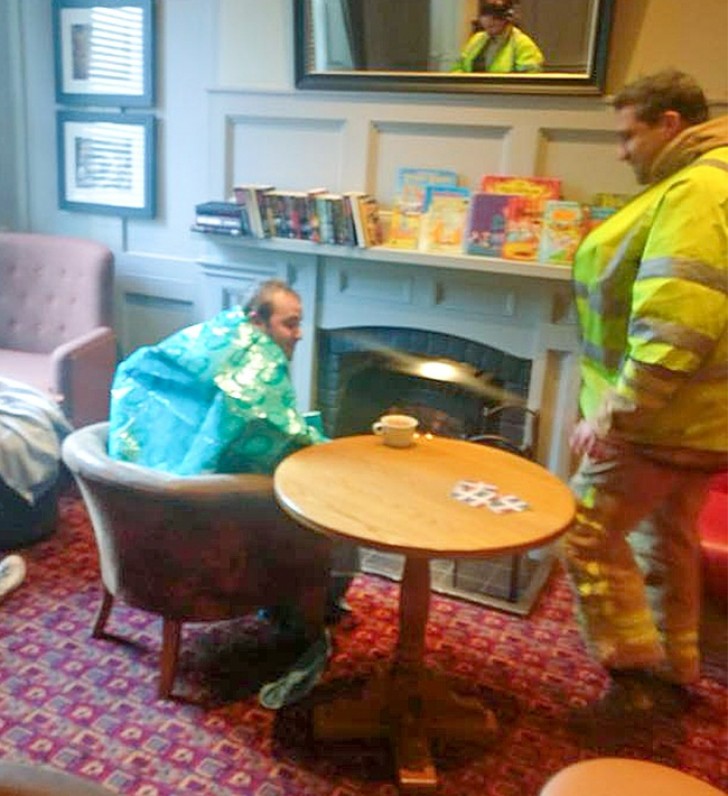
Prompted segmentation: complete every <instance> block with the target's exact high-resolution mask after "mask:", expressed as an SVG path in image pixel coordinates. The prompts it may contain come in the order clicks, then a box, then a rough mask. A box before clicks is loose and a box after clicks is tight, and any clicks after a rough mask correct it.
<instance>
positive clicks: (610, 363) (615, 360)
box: [581, 341, 624, 370]
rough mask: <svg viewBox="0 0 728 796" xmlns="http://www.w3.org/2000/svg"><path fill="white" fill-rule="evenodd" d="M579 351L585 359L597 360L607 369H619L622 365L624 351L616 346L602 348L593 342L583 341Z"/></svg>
mask: <svg viewBox="0 0 728 796" xmlns="http://www.w3.org/2000/svg"><path fill="white" fill-rule="evenodd" d="M581 351H582V354H583V355H584V356H585V357H587V359H591V360H593V361H594V362H599V363H600V364H601V365H604V367H605V368H608V369H609V370H619V368H620V367H621V365H622V358H623V356H624V353H623V352H622V351H618V350H617V349H616V348H603V347H602V346H598V345H594V343H589V342H586V341H584V343H582V346H581Z"/></svg>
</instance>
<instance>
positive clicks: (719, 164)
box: [693, 158, 728, 171]
mask: <svg viewBox="0 0 728 796" xmlns="http://www.w3.org/2000/svg"><path fill="white" fill-rule="evenodd" d="M693 166H711V167H712V168H714V169H720V170H721V171H728V163H726V161H725V160H718V159H717V158H705V159H704V160H696V161H695V163H693Z"/></svg>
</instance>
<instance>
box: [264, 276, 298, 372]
mask: <svg viewBox="0 0 728 796" xmlns="http://www.w3.org/2000/svg"><path fill="white" fill-rule="evenodd" d="M302 318H303V313H302V311H301V302H300V301H299V299H298V296H295V295H293V294H292V293H284V292H282V291H281V292H279V293H276V294H275V296H274V297H273V312H272V313H271V316H270V318H269V319H268V321H267V322H265V323H262V324H259V325H260V326H261V328H262V329H263V331H265V332H266V333H267V334H268V335H270V337H272V338H273V339H274V340H275V341H276V343H278V345H279V346H280V347H281V348H282V349H283V351H284V352H285V354H286V356H287V357H288V359H291V358H292V357H293V350H294V349H295V347H296V343H297V342H298V341H299V340H300V339H301V320H302Z"/></svg>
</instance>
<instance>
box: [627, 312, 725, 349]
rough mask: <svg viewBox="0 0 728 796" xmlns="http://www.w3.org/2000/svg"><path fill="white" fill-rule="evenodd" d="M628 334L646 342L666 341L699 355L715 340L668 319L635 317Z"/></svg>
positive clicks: (713, 345)
mask: <svg viewBox="0 0 728 796" xmlns="http://www.w3.org/2000/svg"><path fill="white" fill-rule="evenodd" d="M629 336H630V337H639V338H640V339H642V340H644V341H645V342H647V343H666V344H667V345H670V346H672V347H673V348H682V349H683V350H685V351H691V352H693V353H695V354H697V355H698V356H700V357H704V356H706V355H707V354H709V353H710V352H711V351H712V350H713V348H714V347H715V340H713V339H712V338H711V337H708V335H705V334H701V333H700V332H696V331H695V330H694V329H690V328H688V327H687V326H682V325H681V324H678V323H672V322H669V321H657V320H647V319H645V318H637V319H635V320H633V321H632V322H631V323H630V325H629Z"/></svg>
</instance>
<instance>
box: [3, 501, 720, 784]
mask: <svg viewBox="0 0 728 796" xmlns="http://www.w3.org/2000/svg"><path fill="white" fill-rule="evenodd" d="M23 555H24V556H25V558H26V561H27V563H28V577H27V580H26V582H25V583H24V584H23V585H22V586H21V587H20V588H19V589H18V590H17V591H15V592H14V593H12V594H11V595H10V596H9V597H8V598H7V599H6V600H5V601H4V602H3V603H2V604H1V605H0V682H1V683H2V685H1V686H0V757H3V758H8V759H16V760H24V761H32V762H36V763H42V764H45V765H49V766H52V767H55V768H59V769H64V770H67V771H70V772H73V773H76V774H80V775H82V776H85V777H87V778H89V779H91V780H96V781H98V782H102V783H104V784H105V785H106V786H107V787H108V788H109V789H110V790H111V791H113V792H117V793H122V794H134V796H184V795H185V794H195V795H199V794H210V796H212V794H215V796H236V795H238V794H245V795H246V796H248V795H251V796H253V795H254V796H359V795H362V796H364V795H365V796H394V794H396V788H395V787H394V785H393V784H392V780H391V763H390V758H389V755H388V752H387V749H386V747H385V746H383V745H382V744H380V743H378V742H372V743H370V744H338V745H324V744H320V743H315V742H313V741H312V740H311V738H310V736H309V733H308V716H309V710H310V704H311V701H312V700H309V702H308V704H301V705H297V706H295V707H292V708H287V709H285V710H283V711H280V712H278V713H277V714H276V713H271V712H268V711H266V710H264V709H262V708H261V707H260V706H259V705H258V704H257V700H256V696H255V695H256V692H257V689H258V687H259V685H260V683H261V682H263V681H265V680H267V679H271V678H272V677H274V676H276V675H277V674H278V672H280V671H281V670H282V668H283V667H284V666H285V664H286V662H289V661H292V660H293V659H294V658H295V656H296V654H297V653H298V652H299V651H300V648H298V649H297V648H295V647H294V646H292V645H291V644H285V643H278V644H274V641H275V639H274V638H273V631H272V630H271V628H270V627H269V626H268V625H267V624H266V623H265V622H263V621H259V620H257V619H255V618H250V619H249V620H246V621H243V622H234V623H227V624H218V625H215V626H210V625H196V626H188V628H187V629H186V630H185V634H184V637H183V655H182V660H181V665H180V674H179V676H178V679H177V682H176V687H175V690H176V693H177V694H179V698H178V699H177V700H176V701H171V702H160V701H157V699H156V682H157V663H158V661H157V657H158V653H159V645H160V633H161V622H160V621H159V620H158V619H155V618H153V617H151V616H149V615H146V614H144V613H141V612H140V611H136V610H133V609H129V608H126V607H124V606H121V605H120V606H117V607H116V608H115V610H114V612H113V614H112V617H111V620H110V623H109V626H108V629H109V631H110V632H112V633H115V634H118V635H119V636H120V637H123V638H124V639H125V640H126V643H115V642H113V641H108V640H98V641H95V640H92V639H91V638H90V629H91V625H92V622H93V617H94V614H95V611H96V608H97V605H98V600H99V592H98V571H97V564H96V554H95V548H94V544H93V538H92V535H91V532H90V529H89V525H88V520H87V518H86V514H85V511H84V509H83V506H82V504H81V503H80V502H78V501H77V500H74V499H71V498H66V499H64V501H63V505H62V512H61V521H60V525H59V530H58V532H57V533H56V534H55V535H54V537H53V538H52V539H50V540H48V541H46V542H43V543H41V544H38V545H36V546H35V547H33V548H30V549H28V550H26V551H23ZM397 594H398V588H397V586H396V584H393V583H391V582H388V581H385V580H380V579H378V578H377V577H375V576H359V577H358V578H357V579H356V581H355V583H354V585H353V587H352V589H351V590H350V593H349V601H350V603H351V605H352V607H353V609H354V613H353V616H352V617H349V618H347V619H346V620H345V621H344V622H343V623H342V624H341V625H340V626H338V627H337V628H336V631H335V643H336V652H335V657H334V659H333V661H332V662H331V665H330V667H329V670H328V672H327V675H326V679H325V682H324V683H323V684H322V686H321V687H320V690H319V694H321V693H323V694H325V693H326V691H327V689H329V690H331V689H332V688H334V687H335V681H336V679H337V678H342V677H347V678H352V677H357V678H358V677H362V676H366V674H367V672H369V671H371V669H372V667H373V666H375V665H376V664H377V663H378V662H381V661H386V660H388V659H389V656H390V655H391V652H392V649H393V645H394V643H395V641H396V624H397V623H396V613H397ZM571 611H572V606H571V597H570V594H569V591H568V588H567V587H566V584H565V583H564V580H563V577H562V576H561V575H560V574H557V576H556V577H555V578H554V579H553V580H552V581H551V583H550V584H549V585H548V586H547V588H546V590H545V593H544V595H543V597H542V599H541V601H540V603H539V605H538V606H537V607H536V609H535V611H534V613H533V614H532V616H531V617H530V618H529V619H527V620H526V619H522V618H518V617H512V616H507V615H504V614H499V613H497V612H495V611H493V610H489V609H486V608H483V607H482V606H476V605H472V604H468V603H464V602H459V601H457V600H454V599H449V598H445V597H438V596H434V597H433V601H432V610H431V620H430V625H429V633H428V640H427V646H428V652H427V657H428V661H429V663H431V664H433V665H436V666H438V667H439V668H441V669H444V670H448V671H450V672H452V673H453V674H454V675H457V676H458V677H459V678H460V683H461V684H462V686H463V689H464V690H467V691H469V692H470V693H473V694H476V695H479V696H481V697H482V698H484V699H487V700H488V701H489V702H490V704H491V706H492V707H493V708H494V710H495V712H496V714H497V716H498V719H499V721H500V724H501V733H500V737H499V738H498V741H497V743H495V744H494V745H492V746H491V747H490V748H485V749H483V748H457V747H454V746H447V745H444V746H442V747H440V748H438V749H437V750H436V751H437V765H438V769H439V772H440V779H441V787H440V793H441V794H442V795H443V796H470V795H471V794H472V796H476V794H477V796H536V795H537V794H538V792H539V790H540V788H541V786H542V785H543V783H544V782H545V781H546V780H547V779H548V777H549V776H550V775H551V774H552V773H554V772H555V771H557V770H559V769H560V768H562V767H564V766H566V765H568V764H569V763H572V762H574V761H576V760H579V759H585V758H589V757H596V756H599V755H603V754H605V753H608V754H620V755H623V756H628V757H640V758H645V759H649V760H654V761H656V762H661V763H665V764H667V765H671V766H674V767H676V768H680V769H682V770H684V771H687V772H689V773H691V774H694V775H696V776H698V777H700V778H702V779H705V780H707V781H709V782H712V783H713V784H715V785H718V786H719V787H724V788H725V787H726V785H727V784H728V755H727V753H726V749H727V748H728V747H727V745H726V691H727V690H726V684H725V670H724V665H725V660H724V659H723V658H722V654H721V653H717V654H716V659H715V660H714V661H711V660H708V661H707V663H706V667H705V675H706V676H705V677H704V678H703V679H702V680H701V682H700V683H699V685H698V686H697V687H696V688H695V689H694V693H693V696H694V700H693V702H694V704H693V706H692V707H691V709H690V711H689V712H687V713H686V714H685V715H683V716H681V717H680V718H679V719H678V720H675V719H672V720H670V721H664V722H658V723H656V724H655V726H654V727H653V728H651V730H650V731H644V732H643V733H642V734H641V735H640V734H639V733H634V732H633V733H630V734H629V737H628V738H627V737H624V738H622V739H619V738H615V739H613V743H611V744H610V745H608V746H602V747H601V748H600V747H598V746H594V745H589V744H587V743H586V742H585V741H584V740H583V739H581V738H580V737H578V735H577V734H576V733H575V732H574V731H572V730H571V729H569V726H568V724H567V716H568V714H569V712H570V711H573V709H574V708H575V707H578V706H580V705H583V704H586V703H588V702H589V701H591V700H594V699H595V698H596V697H597V696H598V695H599V694H600V692H601V690H602V689H603V687H604V685H605V681H604V678H603V675H602V673H601V671H600V669H599V668H598V667H597V666H595V665H594V664H593V663H592V662H591V661H590V659H589V657H588V656H587V655H586V653H585V651H584V648H583V646H582V643H581V641H580V639H579V636H578V633H577V630H576V626H575V624H574V622H573V619H572V614H571ZM717 627H718V630H719V632H720V631H722V632H724V629H725V621H724V620H722V621H719V623H718V624H717ZM279 642H280V639H279ZM718 649H720V645H718ZM318 698H321V696H319V697H318ZM585 796H587V795H585Z"/></svg>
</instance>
